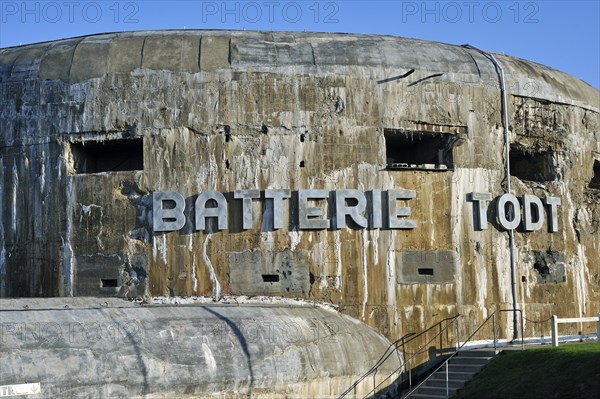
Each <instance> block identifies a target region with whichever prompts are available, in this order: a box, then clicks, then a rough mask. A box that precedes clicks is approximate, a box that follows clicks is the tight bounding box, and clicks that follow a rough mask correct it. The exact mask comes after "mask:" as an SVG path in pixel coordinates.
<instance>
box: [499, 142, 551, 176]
mask: <svg viewBox="0 0 600 399" xmlns="http://www.w3.org/2000/svg"><path fill="white" fill-rule="evenodd" d="M510 175H511V176H514V177H516V178H518V179H520V180H527V181H536V182H545V181H552V180H555V179H556V178H557V177H558V176H557V173H556V165H555V164H554V154H553V152H552V151H539V150H534V149H530V148H525V147H521V146H514V145H513V146H511V147H510Z"/></svg>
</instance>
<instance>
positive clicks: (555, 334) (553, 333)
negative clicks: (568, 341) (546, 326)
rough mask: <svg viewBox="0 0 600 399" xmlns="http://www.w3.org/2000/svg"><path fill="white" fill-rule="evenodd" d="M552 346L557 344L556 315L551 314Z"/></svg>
mask: <svg viewBox="0 0 600 399" xmlns="http://www.w3.org/2000/svg"><path fill="white" fill-rule="evenodd" d="M552 346H558V317H556V315H552Z"/></svg>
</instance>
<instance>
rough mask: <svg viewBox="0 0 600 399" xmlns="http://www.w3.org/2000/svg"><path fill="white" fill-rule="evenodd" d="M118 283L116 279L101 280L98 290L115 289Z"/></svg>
mask: <svg viewBox="0 0 600 399" xmlns="http://www.w3.org/2000/svg"><path fill="white" fill-rule="evenodd" d="M118 286H119V281H118V280H117V279H116V278H103V279H101V280H100V288H116V287H118Z"/></svg>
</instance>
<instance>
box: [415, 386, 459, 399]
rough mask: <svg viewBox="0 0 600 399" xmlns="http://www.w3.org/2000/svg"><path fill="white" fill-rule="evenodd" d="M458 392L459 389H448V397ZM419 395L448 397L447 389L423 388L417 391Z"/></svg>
mask: <svg viewBox="0 0 600 399" xmlns="http://www.w3.org/2000/svg"><path fill="white" fill-rule="evenodd" d="M456 391H458V388H448V396H453V395H454V394H455V393H456ZM417 393H424V394H427V395H436V396H442V397H446V387H428V386H421V387H419V389H417Z"/></svg>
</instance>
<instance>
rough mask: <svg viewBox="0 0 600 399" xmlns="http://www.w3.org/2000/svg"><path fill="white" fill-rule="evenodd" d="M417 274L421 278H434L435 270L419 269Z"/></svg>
mask: <svg viewBox="0 0 600 399" xmlns="http://www.w3.org/2000/svg"><path fill="white" fill-rule="evenodd" d="M417 273H419V274H420V275H421V276H433V269H431V268H419V269H417Z"/></svg>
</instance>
